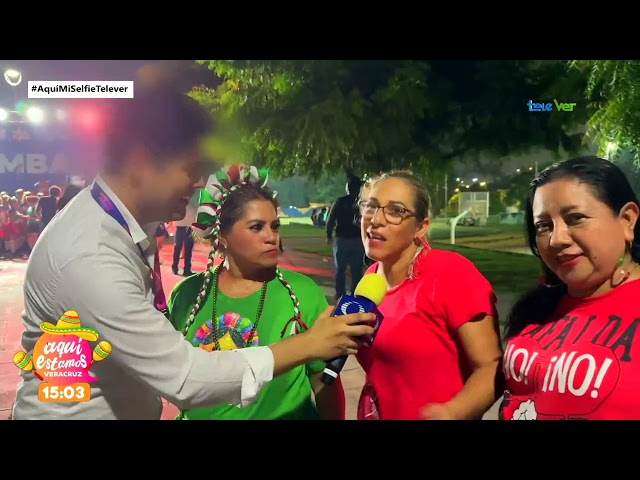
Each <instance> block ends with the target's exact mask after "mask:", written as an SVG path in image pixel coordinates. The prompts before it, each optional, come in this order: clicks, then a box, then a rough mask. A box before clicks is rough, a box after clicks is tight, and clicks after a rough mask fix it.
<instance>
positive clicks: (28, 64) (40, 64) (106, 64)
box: [0, 60, 214, 107]
mask: <svg viewBox="0 0 640 480" xmlns="http://www.w3.org/2000/svg"><path fill="white" fill-rule="evenodd" d="M145 65H157V66H159V67H161V68H164V69H167V70H168V71H170V72H171V73H172V74H174V75H175V76H176V77H177V79H178V80H177V85H178V86H179V87H180V88H184V89H185V90H187V89H188V88H189V87H191V86H193V85H197V84H200V83H205V84H210V83H211V82H212V80H213V78H214V77H213V74H212V73H211V72H210V71H208V70H207V68H206V67H203V66H200V65H197V64H196V63H195V61H194V60H164V61H158V60H7V61H0V67H1V71H2V72H4V70H5V69H6V68H15V69H17V70H19V71H20V72H21V73H22V82H21V84H20V85H18V87H17V88H18V97H19V98H24V99H26V98H27V82H28V81H29V80H78V81H80V80H96V81H97V80H135V78H136V73H137V72H138V70H139V69H140V68H141V67H143V66H145ZM12 102H13V92H12V91H11V87H10V86H9V84H7V83H6V82H5V81H4V79H3V78H2V77H0V105H3V104H6V103H9V104H10V103H12ZM7 106H11V107H12V105H7Z"/></svg>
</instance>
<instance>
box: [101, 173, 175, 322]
mask: <svg viewBox="0 0 640 480" xmlns="http://www.w3.org/2000/svg"><path fill="white" fill-rule="evenodd" d="M91 196H93V198H94V200H95V201H96V202H97V203H98V205H100V207H101V208H102V209H103V210H104V211H105V212H106V213H107V214H108V215H109V216H111V218H113V219H114V220H115V221H116V222H118V223H119V224H120V225H121V226H122V227H123V228H124V229H125V230H126V232H127V233H128V234H129V236H131V232H130V230H129V225H127V222H126V220H125V219H124V217H123V216H122V213H120V210H118V207H116V206H115V204H114V203H113V201H112V200H111V199H110V198H109V196H108V195H107V194H106V193H105V191H104V190H103V189H102V188H101V187H100V185H98V183H97V182H94V183H93V186H92V187H91ZM132 240H133V237H132ZM136 246H137V247H138V250H140V256H141V257H142V261H143V262H144V263H145V265H146V266H147V267H149V269H150V270H151V279H152V283H151V289H152V291H153V297H154V298H153V303H154V306H155V307H156V309H157V310H158V311H160V312H162V313H163V314H164V316H165V317H167V318H168V317H169V309H168V308H167V299H166V297H165V295H164V290H163V289H162V277H161V276H160V258H159V252H158V251H157V250H156V253H155V255H154V262H153V263H154V265H153V268H151V265H149V261H148V260H147V256H146V254H145V253H144V250H143V249H142V247H141V246H140V244H139V243H137V244H136Z"/></svg>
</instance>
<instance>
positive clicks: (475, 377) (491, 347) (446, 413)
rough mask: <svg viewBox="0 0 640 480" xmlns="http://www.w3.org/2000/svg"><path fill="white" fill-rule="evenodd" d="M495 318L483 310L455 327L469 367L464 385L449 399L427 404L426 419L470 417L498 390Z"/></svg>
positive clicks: (499, 354)
mask: <svg viewBox="0 0 640 480" xmlns="http://www.w3.org/2000/svg"><path fill="white" fill-rule="evenodd" d="M499 332H500V331H499V327H498V322H497V320H496V319H495V318H494V317H492V316H485V315H484V314H483V315H482V316H481V317H479V318H476V319H473V320H471V321H469V322H466V323H465V324H464V325H462V326H461V327H460V328H459V329H458V337H459V339H460V343H461V344H462V348H463V350H464V353H465V354H466V357H467V359H468V361H469V363H470V365H471V368H472V369H473V372H472V374H471V375H470V376H469V378H468V379H467V381H466V383H465V385H464V387H463V388H462V390H461V391H460V392H458V394H457V395H456V396H455V397H453V398H452V399H451V400H450V401H448V402H446V403H443V404H432V405H428V406H427V407H426V408H425V409H424V411H423V413H424V416H425V418H427V419H430V420H474V419H480V418H482V415H484V413H485V412H486V411H487V410H489V409H490V408H491V406H492V405H493V404H494V403H495V402H496V400H497V399H498V398H499V397H500V395H501V394H502V370H501V363H502V346H501V343H500V333H499Z"/></svg>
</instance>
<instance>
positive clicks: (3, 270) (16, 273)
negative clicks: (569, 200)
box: [0, 240, 513, 420]
mask: <svg viewBox="0 0 640 480" xmlns="http://www.w3.org/2000/svg"><path fill="white" fill-rule="evenodd" d="M292 243H297V241H296V242H289V241H288V240H286V241H285V253H284V254H283V255H282V257H281V262H280V264H281V266H282V267H283V268H290V269H292V270H296V271H299V272H301V273H305V274H307V275H309V276H311V277H313V278H314V279H315V280H316V282H317V283H318V284H319V285H321V286H322V287H323V289H324V290H325V294H326V295H327V297H328V299H329V300H330V301H331V298H332V297H333V294H334V291H333V288H332V286H333V268H332V263H331V259H328V258H326V257H322V256H320V255H313V254H307V253H301V252H297V251H294V250H292V249H291V248H287V245H289V246H291V245H292ZM171 253H172V246H170V245H167V246H165V247H164V248H163V250H162V252H161V259H162V262H163V265H162V270H163V271H162V275H163V277H162V278H163V284H164V287H165V291H170V290H171V289H172V288H173V286H174V285H175V284H176V282H178V281H179V280H181V279H182V278H183V277H179V276H176V275H174V274H173V273H172V272H171V269H170V265H171V258H170V257H171ZM192 263H193V266H192V270H193V271H194V272H198V271H202V270H204V269H205V268H206V263H207V259H206V251H205V250H204V249H198V250H196V251H195V252H194V257H193V262H192ZM25 269H26V260H13V261H8V260H2V259H0V420H6V419H7V418H8V417H9V413H10V409H11V405H12V404H13V400H14V398H15V391H16V386H17V384H18V382H19V381H20V376H19V370H18V369H17V368H16V367H15V366H14V365H13V355H14V353H15V352H16V351H18V350H20V339H21V335H22V331H23V327H22V321H21V318H20V315H21V314H22V310H23V308H24V301H23V292H22V283H23V279H24V273H25ZM499 300H500V301H499V305H498V307H499V310H500V311H501V316H502V317H503V318H504V315H506V311H507V310H508V308H510V305H511V303H512V302H513V294H509V293H507V294H500V295H499ZM342 380H343V384H344V388H345V392H346V395H347V418H348V419H354V418H355V414H356V407H357V402H358V398H359V395H360V390H361V388H362V384H363V382H364V373H363V371H362V369H361V368H360V366H359V365H358V363H357V362H356V361H355V359H354V358H349V361H348V362H347V364H346V365H345V368H344V370H343V371H342ZM175 413H176V409H175V407H173V406H172V405H166V406H165V410H164V413H163V419H172V418H174V417H175ZM485 419H497V409H496V408H494V409H492V410H491V411H490V412H488V413H487V415H485Z"/></svg>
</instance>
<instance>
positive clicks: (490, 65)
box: [192, 60, 586, 177]
mask: <svg viewBox="0 0 640 480" xmlns="http://www.w3.org/2000/svg"><path fill="white" fill-rule="evenodd" d="M199 62H200V63H203V64H206V65H208V66H209V68H210V69H211V70H212V71H213V73H214V74H215V75H218V76H220V77H221V78H222V80H223V81H222V84H221V85H220V86H218V87H217V88H205V87H199V88H196V89H194V90H193V92H192V95H193V96H194V97H195V98H197V99H198V100H199V101H201V102H202V103H203V104H205V105H207V106H209V107H210V108H211V109H212V110H213V111H215V112H216V113H217V115H218V116H219V118H220V119H221V122H225V124H229V125H233V126H234V127H233V128H234V129H237V131H238V132H239V137H240V140H239V141H240V143H241V145H242V155H243V157H244V160H245V161H251V162H254V163H257V164H260V165H264V166H268V167H269V168H271V169H274V170H276V171H278V172H280V173H282V174H285V175H290V174H309V175H311V176H312V177H318V176H319V175H320V174H321V173H322V172H330V173H334V172H337V171H339V170H343V171H346V172H347V173H356V174H363V173H366V172H375V171H380V170H386V169H390V168H410V169H413V170H414V171H417V172H422V173H428V174H433V173H442V172H443V171H446V170H447V167H448V165H449V162H450V161H451V160H453V159H456V158H460V157H461V156H462V155H464V154H469V153H474V152H475V153H479V152H482V153H493V154H495V155H496V156H497V157H499V156H504V155H508V154H511V155H513V154H517V153H521V152H523V151H527V150H529V149H530V148H533V147H536V148H540V147H543V148H547V149H549V150H551V151H558V149H559V148H560V147H562V148H564V149H565V150H566V151H570V152H571V151H575V150H576V149H577V148H578V147H579V145H580V141H581V135H579V134H578V135H576V134H571V133H570V132H571V129H572V128H573V127H574V126H576V125H579V124H580V122H581V121H582V120H584V119H585V116H584V115H583V113H584V112H582V111H581V110H579V111H576V112H574V113H573V114H567V112H560V113H556V112H551V113H543V114H539V113H538V114H536V113H531V112H529V111H528V108H527V106H526V104H527V102H528V101H529V100H533V101H534V102H535V101H548V102H551V101H552V99H553V98H557V99H558V101H569V100H565V98H566V99H568V98H573V97H575V96H576V95H578V94H580V93H581V92H582V91H583V90H584V88H585V86H586V85H584V84H583V83H584V82H583V77H584V75H583V74H582V72H581V71H580V70H578V69H571V70H570V71H569V72H567V69H566V64H565V62H561V61H406V60H367V61H359V60H296V61H290V60H200V61H199Z"/></svg>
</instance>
